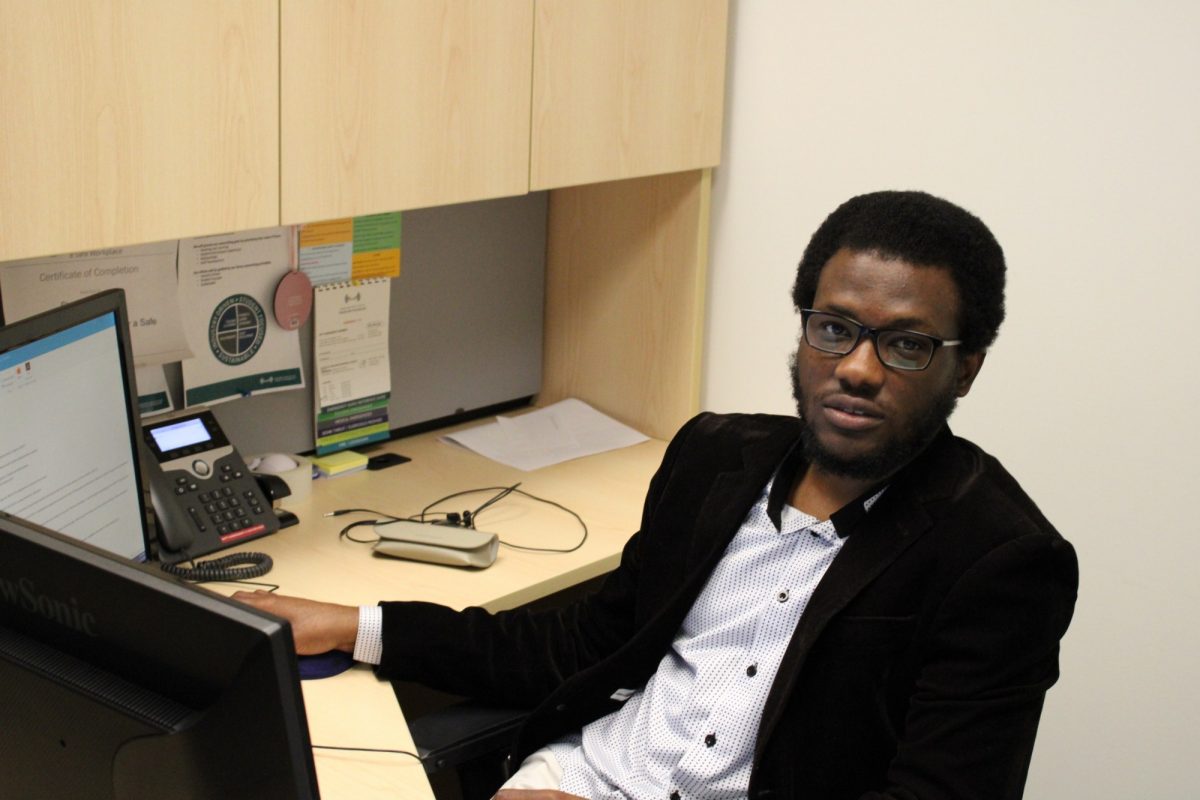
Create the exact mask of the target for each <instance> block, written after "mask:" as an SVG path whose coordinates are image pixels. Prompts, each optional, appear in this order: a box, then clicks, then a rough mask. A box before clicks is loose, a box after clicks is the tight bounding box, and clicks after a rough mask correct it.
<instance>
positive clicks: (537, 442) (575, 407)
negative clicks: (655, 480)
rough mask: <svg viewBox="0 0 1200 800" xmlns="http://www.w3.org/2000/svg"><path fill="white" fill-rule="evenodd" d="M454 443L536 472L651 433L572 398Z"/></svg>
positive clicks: (461, 435)
mask: <svg viewBox="0 0 1200 800" xmlns="http://www.w3.org/2000/svg"><path fill="white" fill-rule="evenodd" d="M442 440H443V441H449V442H453V443H455V444H459V445H462V446H463V447H466V448H469V449H471V450H474V451H475V452H476V453H479V454H480V455H484V456H487V457H488V458H490V459H493V460H495V461H499V462H500V463H502V464H508V465H509V466H512V467H516V468H517V469H520V470H525V471H529V470H535V469H539V468H541V467H545V466H549V465H550V464H558V463H560V462H562V461H568V460H570V459H573V458H581V457H583V456H589V455H593V454H595V453H603V452H604V451H606V450H615V449H617V448H618V447H629V446H630V445H634V444H638V443H639V442H644V441H646V437H645V436H644V435H642V434H641V433H638V432H637V431H635V430H634V429H633V428H630V427H629V426H627V425H622V424H621V423H619V422H617V421H616V420H614V419H612V418H610V417H607V416H605V415H604V414H601V413H600V412H599V411H597V410H596V409H594V408H592V407H591V406H589V405H588V404H587V403H584V402H583V401H581V400H576V399H574V398H570V399H567V400H563V401H560V402H558V403H555V404H553V405H550V406H547V407H545V408H541V409H538V410H537V411H532V412H530V413H528V414H521V415H519V416H515V417H496V421H495V422H493V423H489V424H487V425H481V426H479V427H477V428H470V429H468V430H465V431H458V432H457V433H453V434H448V435H447V436H443V437H442Z"/></svg>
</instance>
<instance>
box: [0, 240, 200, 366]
mask: <svg viewBox="0 0 1200 800" xmlns="http://www.w3.org/2000/svg"><path fill="white" fill-rule="evenodd" d="M177 246H178V243H177V242H175V241H174V240H172V241H168V242H153V243H151V244H141V245H136V246H133V247H110V248H106V249H104V250H88V251H85V252H82V253H71V254H69V255H63V256H52V257H49V258H31V259H25V260H22V261H10V262H9V263H7V264H5V265H4V267H3V270H2V271H0V288H2V289H3V291H2V292H0V293H2V294H3V298H4V319H5V321H6V322H15V321H16V320H18V319H23V318H24V317H28V316H32V315H33V314H37V313H38V312H40V311H46V310H48V309H51V308H57V307H58V306H61V305H63V304H64V303H69V302H71V301H72V300H79V299H80V298H83V297H87V296H88V295H92V294H95V293H96V292H100V291H103V290H105V289H124V290H125V308H126V310H127V311H128V313H129V331H130V334H131V336H130V339H131V344H132V346H133V360H134V363H135V364H136V365H137V366H139V367H145V366H153V365H158V364H167V363H170V362H172V361H179V360H180V359H184V358H188V357H190V356H191V355H192V353H191V351H190V350H189V349H188V341H187V337H186V335H185V334H184V331H183V325H182V324H181V323H180V319H179V298H178V297H177V295H176V291H175V287H176V283H175V253H176V249H177Z"/></svg>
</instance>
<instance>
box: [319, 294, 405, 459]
mask: <svg viewBox="0 0 1200 800" xmlns="http://www.w3.org/2000/svg"><path fill="white" fill-rule="evenodd" d="M390 303H391V282H390V281H388V280H386V279H379V280H368V281H359V282H355V283H330V284H326V285H324V286H318V287H317V288H316V290H315V291H314V295H313V325H314V332H313V361H314V362H315V363H316V373H317V377H316V384H317V391H316V392H315V395H316V406H317V409H316V412H317V413H316V436H315V438H316V445H317V455H319V456H320V455H326V454H328V453H334V452H337V451H338V450H346V449H348V448H351V447H358V446H360V445H364V444H367V443H369V442H377V441H382V440H384V439H387V438H388V399H389V398H390V397H391V392H392V372H391V366H390V362H389V360H388V314H389V311H390Z"/></svg>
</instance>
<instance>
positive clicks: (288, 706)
mask: <svg viewBox="0 0 1200 800" xmlns="http://www.w3.org/2000/svg"><path fill="white" fill-rule="evenodd" d="M35 369H36V367H35ZM317 796H318V791H317V788H316V777H315V771H314V768H313V760H312V752H311V747H310V743H309V738H308V724H307V719H306V716H305V711H304V701H303V696H302V694H301V691H300V683H299V680H298V677H297V667H296V657H295V655H294V650H293V641H292V633H291V628H290V627H289V626H288V625H287V623H286V622H284V621H283V620H280V619H277V618H275V617H272V616H270V615H267V614H264V613H261V612H258V611H256V610H254V609H251V608H249V607H247V606H243V605H241V604H239V603H235V602H233V601H232V600H229V599H227V598H224V597H220V596H218V595H216V594H213V593H211V592H208V591H206V590H204V589H200V588H196V587H193V586H189V585H185V584H183V583H180V582H178V581H176V580H175V579H174V578H171V577H169V576H166V575H164V574H163V573H161V572H160V571H159V570H157V569H155V568H152V567H150V566H149V565H145V564H136V563H134V562H131V561H129V560H127V559H124V558H118V557H116V556H114V555H112V554H111V553H108V552H106V551H104V550H101V549H100V548H97V547H93V546H91V545H89V544H86V543H84V542H80V541H78V540H76V539H72V538H68V537H66V536H62V535H60V534H58V533H55V532H53V531H50V530H48V529H46V528H43V527H41V526H38V525H34V524H32V523H27V522H25V521H23V520H18V519H15V518H13V517H11V516H9V515H7V514H4V513H3V512H0V797H3V798H10V797H11V798H18V797H53V798H56V800H75V799H76V798H78V799H79V800H82V798H88V800H92V798H112V799H113V800H133V799H134V798H155V800H172V798H185V797H186V798H221V800H236V799H237V798H255V799H256V800H274V799H276V798H278V800H284V798H287V799H288V800H293V799H294V798H301V799H303V798H315V797H317Z"/></svg>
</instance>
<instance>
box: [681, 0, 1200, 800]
mask: <svg viewBox="0 0 1200 800" xmlns="http://www.w3.org/2000/svg"><path fill="white" fill-rule="evenodd" d="M731 23H732V31H731V40H730V67H729V70H730V77H729V94H728V99H727V103H728V111H727V114H728V118H727V123H726V147H725V154H724V158H723V161H722V166H721V167H720V168H719V169H718V170H717V172H716V173H715V183H714V187H715V188H714V192H715V197H714V214H713V241H712V251H711V276H710V294H709V297H710V300H709V318H708V329H707V346H706V352H705V366H706V375H705V379H704V386H703V399H702V403H703V405H704V407H705V408H708V409H713V410H760V411H775V412H781V413H791V412H792V411H793V405H792V401H791V397H790V391H789V385H788V380H787V370H786V362H787V358H788V355H789V353H790V352H791V350H792V349H793V347H794V342H795V336H796V322H797V320H796V318H795V316H794V315H793V313H792V310H791V307H790V302H789V290H790V287H791V281H792V276H793V270H794V267H795V264H796V262H797V261H798V260H799V258H800V254H801V251H802V250H803V248H804V245H805V243H806V242H807V240H808V237H809V235H810V234H811V233H812V231H813V230H814V229H815V228H816V226H817V225H818V224H819V223H820V222H821V220H822V219H823V218H824V217H825V215H826V214H827V213H828V212H829V211H831V210H833V208H834V207H835V206H836V205H837V204H838V203H840V202H841V201H842V200H845V199H846V198H848V197H850V196H851V195H853V194H857V193H859V192H863V191H870V190H874V189H882V188H898V189H909V188H919V189H924V190H927V191H930V192H933V193H935V194H940V195H942V196H945V197H947V198H949V199H951V200H953V201H955V202H957V203H959V204H961V205H963V206H965V207H966V208H968V209H970V210H972V211H974V212H975V213H976V214H978V215H979V216H980V217H981V218H982V219H983V220H984V221H985V222H986V223H987V224H988V225H989V226H990V227H991V228H992V230H993V232H994V233H995V234H996V236H997V238H999V240H1000V242H1001V244H1002V245H1003V246H1004V248H1005V252H1006V254H1007V256H1008V262H1009V275H1010V277H1009V292H1008V308H1009V316H1008V320H1007V322H1006V323H1005V326H1004V327H1003V328H1002V329H1001V332H1000V338H999V341H998V343H997V345H996V346H995V347H994V348H993V349H992V352H991V353H990V354H989V357H988V359H987V362H986V364H985V366H984V369H983V372H982V374H981V376H980V379H979V380H978V381H977V382H976V384H975V389H974V391H973V392H972V393H971V396H970V397H968V398H967V399H966V400H964V401H963V403H962V404H961V405H960V409H959V411H958V413H957V414H956V415H955V418H954V421H953V425H954V428H955V430H956V432H958V433H959V434H960V435H965V436H967V437H969V438H971V439H974V440H975V441H977V442H978V443H979V444H980V445H982V446H983V447H984V448H985V449H988V450H990V451H991V452H992V453H994V454H995V455H997V456H998V457H1000V458H1001V460H1003V461H1004V462H1005V464H1006V465H1007V466H1008V467H1009V469H1010V470H1011V471H1012V472H1013V473H1014V474H1015V475H1016V476H1017V478H1018V479H1019V480H1021V482H1022V483H1023V485H1024V486H1025V488H1026V489H1027V491H1029V493H1030V494H1031V495H1032V496H1033V497H1034V499H1035V500H1037V501H1038V502H1039V504H1040V505H1041V506H1042V508H1043V510H1044V511H1045V512H1046V513H1047V515H1048V516H1049V517H1050V518H1051V520H1053V521H1054V522H1055V524H1056V525H1057V526H1058V527H1059V529H1060V530H1061V531H1062V532H1063V534H1064V535H1065V536H1067V538H1068V539H1070V540H1071V541H1072V542H1073V543H1074V544H1075V546H1076V549H1077V550H1078V552H1079V558H1080V566H1081V573H1082V574H1081V587H1080V598H1079V604H1078V606H1077V609H1076V616H1075V621H1074V623H1073V625H1072V628H1071V630H1070V632H1069V633H1068V634H1067V637H1066V639H1065V640H1064V644H1063V653H1062V670H1063V677H1062V680H1061V682H1060V683H1059V685H1058V686H1056V687H1055V688H1054V689H1053V690H1051V692H1050V695H1049V697H1048V700H1047V705H1046V711H1045V714H1044V716H1043V719H1042V727H1041V731H1040V733H1039V738H1038V745H1037V748H1036V750H1035V753H1034V760H1033V766H1032V769H1031V773H1030V779H1029V784H1028V789H1027V792H1026V797H1027V798H1036V799H1038V800H1043V799H1044V800H1061V798H1075V797H1087V798H1114V800H1115V799H1116V798H1121V799H1122V800H1125V799H1126V798H1131V797H1137V798H1152V799H1153V800H1159V799H1160V798H1191V797H1196V796H1200V789H1198V788H1196V784H1197V783H1198V781H1200V779H1197V778H1195V777H1193V773H1194V772H1195V770H1196V768H1197V764H1196V763H1195V762H1196V758H1197V756H1200V748H1198V747H1197V745H1196V737H1195V730H1196V723H1195V722H1194V720H1196V719H1200V658H1198V652H1200V635H1198V634H1197V627H1198V626H1200V621H1198V620H1197V611H1198V610H1200V591H1198V589H1197V586H1198V585H1200V580H1198V579H1197V573H1198V572H1200V524H1198V523H1197V521H1196V519H1195V518H1194V517H1195V514H1193V513H1192V512H1190V511H1189V510H1188V508H1187V507H1188V506H1189V505H1191V504H1193V502H1194V499H1193V498H1194V494H1193V492H1195V491H1196V489H1195V486H1196V483H1197V478H1200V469H1198V467H1200V458H1198V456H1197V451H1198V449H1200V437H1198V435H1197V430H1198V429H1200V425H1198V422H1200V420H1198V419H1197V417H1198V415H1200V410H1198V409H1197V397H1198V396H1200V380H1198V378H1197V372H1198V368H1200V313H1198V312H1197V304H1198V303H1200V279H1198V277H1197V276H1198V274H1200V236H1198V233H1197V229H1198V228H1200V203H1198V202H1197V191H1200V4H1195V3H1189V2H1184V0H1180V1H1179V2H1169V1H1168V0H1157V1H1156V2H1134V1H1133V0H1128V1H1126V2H1054V1H1053V0H1042V2H1034V1H1031V0H1021V1H1020V2H1004V3H1001V2H992V3H959V2H933V1H932V0H904V1H903V2H890V3H889V2H861V1H859V0H847V1H845V2H838V3H814V2H791V1H790V0H741V2H738V0H734V3H733V13H732V18H731Z"/></svg>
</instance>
